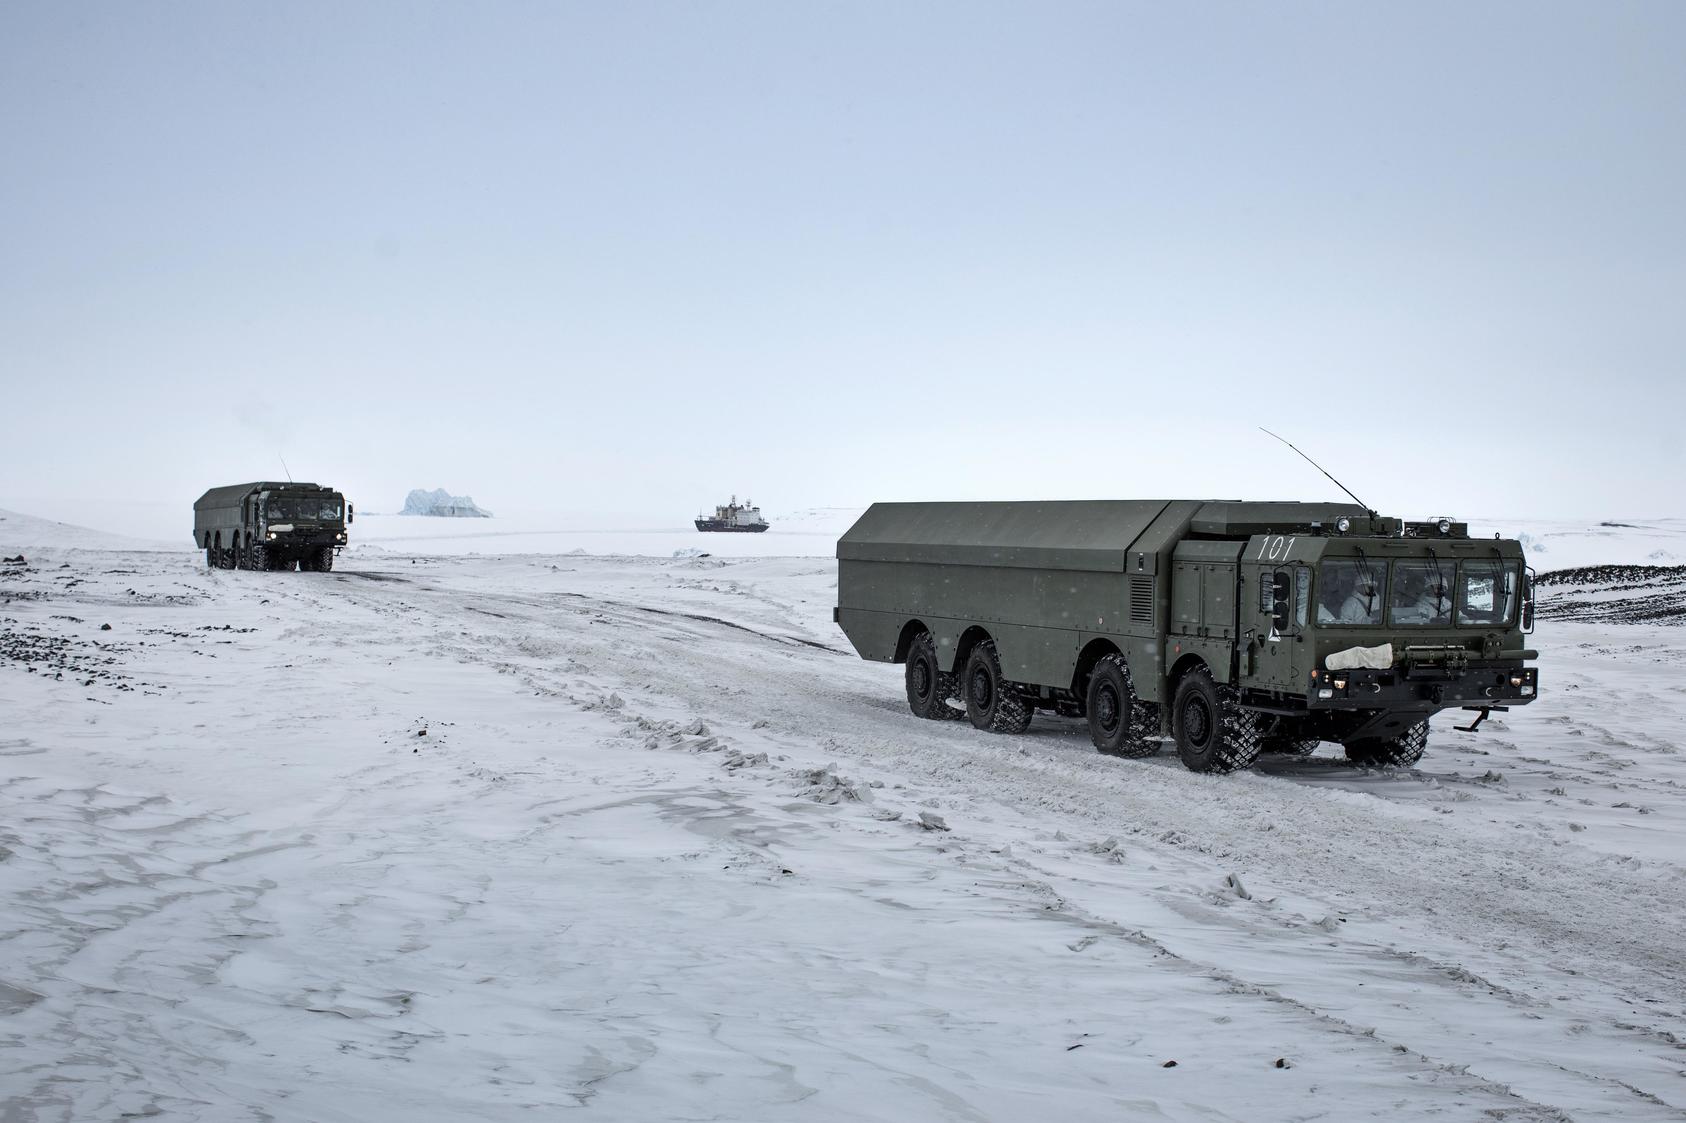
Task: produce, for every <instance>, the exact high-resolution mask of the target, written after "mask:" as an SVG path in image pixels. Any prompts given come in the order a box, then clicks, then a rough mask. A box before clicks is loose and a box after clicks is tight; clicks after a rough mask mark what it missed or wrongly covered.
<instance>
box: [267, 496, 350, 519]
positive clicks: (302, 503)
mask: <svg viewBox="0 0 1686 1123" xmlns="http://www.w3.org/2000/svg"><path fill="white" fill-rule="evenodd" d="M264 512H265V514H267V515H268V516H269V521H270V522H287V521H288V520H293V521H299V522H304V521H309V522H337V521H338V520H339V517H340V501H339V500H337V499H314V498H309V499H307V498H300V497H297V496H271V497H270V499H269V501H268V502H267V503H265V504H264Z"/></svg>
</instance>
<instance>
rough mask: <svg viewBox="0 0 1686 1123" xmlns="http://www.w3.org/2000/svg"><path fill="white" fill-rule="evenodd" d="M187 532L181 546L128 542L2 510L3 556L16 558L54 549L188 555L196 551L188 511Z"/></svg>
mask: <svg viewBox="0 0 1686 1123" xmlns="http://www.w3.org/2000/svg"><path fill="white" fill-rule="evenodd" d="M184 525H185V527H186V531H184V532H183V534H182V541H181V543H180V544H179V545H178V544H175V543H172V542H166V541H154V540H150V539H145V538H129V537H127V536H125V535H121V534H112V533H110V532H108V531H103V530H93V529H90V528H89V527H85V526H76V525H74V524H72V523H61V522H54V521H53V520H52V519H43V518H37V517H36V516H34V515H24V514H19V513H18V512H16V511H7V510H0V555H5V556H14V555H16V554H18V553H21V552H23V551H25V550H30V549H41V548H53V549H60V550H169V551H181V552H184V553H185V552H189V551H191V550H192V549H193V535H192V533H191V532H192V530H193V512H192V511H191V510H189V511H188V512H187V514H186V521H185V523H184Z"/></svg>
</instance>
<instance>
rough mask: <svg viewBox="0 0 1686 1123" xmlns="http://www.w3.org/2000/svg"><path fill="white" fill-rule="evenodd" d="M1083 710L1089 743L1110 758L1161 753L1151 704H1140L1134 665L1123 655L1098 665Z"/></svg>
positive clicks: (1109, 656) (1105, 659) (1090, 679)
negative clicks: (1087, 720)
mask: <svg viewBox="0 0 1686 1123" xmlns="http://www.w3.org/2000/svg"><path fill="white" fill-rule="evenodd" d="M1083 709H1084V712H1085V713H1086V714H1088V716H1089V740H1091V741H1093V742H1094V743H1095V748H1096V749H1097V750H1098V751H1100V752H1103V753H1106V754H1107V755H1108V756H1122V757H1147V756H1152V755H1153V754H1155V753H1157V752H1158V751H1159V742H1158V741H1156V740H1154V739H1153V737H1154V734H1155V733H1157V732H1158V729H1157V728H1156V723H1155V722H1154V720H1153V712H1152V709H1151V708H1150V706H1149V705H1148V704H1147V703H1144V702H1140V701H1137V699H1136V688H1135V685H1134V683H1132V682H1131V680H1130V665H1129V664H1128V663H1126V662H1125V661H1124V656H1122V655H1108V656H1106V657H1105V658H1104V659H1102V660H1101V661H1100V662H1099V663H1096V664H1095V669H1094V671H1093V672H1092V673H1091V674H1090V675H1089V689H1088V690H1086V691H1084V699H1083Z"/></svg>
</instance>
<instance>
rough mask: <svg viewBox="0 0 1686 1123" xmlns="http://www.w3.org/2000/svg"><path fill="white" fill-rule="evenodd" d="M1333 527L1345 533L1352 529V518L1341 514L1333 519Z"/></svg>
mask: <svg viewBox="0 0 1686 1123" xmlns="http://www.w3.org/2000/svg"><path fill="white" fill-rule="evenodd" d="M1335 529H1336V530H1338V531H1340V532H1341V533H1342V534H1345V533H1346V532H1347V531H1349V530H1351V529H1352V520H1351V519H1349V518H1347V517H1346V516H1345V515H1342V516H1341V517H1340V518H1338V519H1336V520H1335Z"/></svg>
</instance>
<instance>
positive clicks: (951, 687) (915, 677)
mask: <svg viewBox="0 0 1686 1123" xmlns="http://www.w3.org/2000/svg"><path fill="white" fill-rule="evenodd" d="M905 677H906V680H907V708H908V709H910V710H912V711H913V715H914V716H915V717H922V718H927V719H929V720H931V721H951V720H953V719H955V718H958V717H962V716H964V714H965V711H963V710H959V709H956V708H955V707H953V706H951V705H949V704H948V700H949V699H950V698H956V697H958V696H959V694H960V682H959V679H958V678H957V677H956V676H955V675H952V674H949V673H948V672H947V671H944V670H943V669H942V667H941V665H940V664H939V663H938V662H937V642H936V640H934V639H932V638H931V633H930V632H920V633H919V635H918V636H916V637H914V640H913V643H912V644H911V645H909V647H908V649H907V671H906V675H905Z"/></svg>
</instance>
